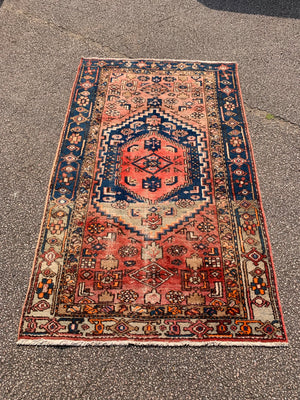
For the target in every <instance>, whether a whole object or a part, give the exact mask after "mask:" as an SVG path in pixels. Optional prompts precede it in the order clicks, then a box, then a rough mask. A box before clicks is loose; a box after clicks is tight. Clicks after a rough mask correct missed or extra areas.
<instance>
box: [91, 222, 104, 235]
mask: <svg viewBox="0 0 300 400" xmlns="http://www.w3.org/2000/svg"><path fill="white" fill-rule="evenodd" d="M87 230H88V231H89V232H90V233H91V234H95V233H101V232H103V231H104V230H105V225H102V224H99V223H96V222H93V223H91V224H89V225H88V228H87Z"/></svg>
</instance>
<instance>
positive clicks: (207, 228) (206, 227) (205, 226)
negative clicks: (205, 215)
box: [198, 222, 215, 232]
mask: <svg viewBox="0 0 300 400" xmlns="http://www.w3.org/2000/svg"><path fill="white" fill-rule="evenodd" d="M198 229H199V230H200V231H201V232H211V231H213V230H214V229H215V227H214V226H213V225H212V224H211V223H209V222H201V223H200V224H199V225H198Z"/></svg>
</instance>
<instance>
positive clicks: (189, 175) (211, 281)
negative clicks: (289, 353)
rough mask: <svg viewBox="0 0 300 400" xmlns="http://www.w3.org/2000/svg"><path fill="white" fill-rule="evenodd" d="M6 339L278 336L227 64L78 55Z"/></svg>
mask: <svg viewBox="0 0 300 400" xmlns="http://www.w3.org/2000/svg"><path fill="white" fill-rule="evenodd" d="M18 343H21V344H44V343H47V344H70V345H73V344H89V343H92V344H99V345H102V344H120V343H121V344H128V343H133V344H135V343H137V344H156V345H164V344H168V345H182V344H192V345H203V344H218V345H219V344H226V345H235V344H237V345H238V344H244V345H246V344H251V345H253V344H255V345H264V344H267V345H284V344H286V343H287V338H286V332H285V327H284V323H283V319H282V313H281V308H280V304H279V298H278V293H277V287H276V281H275V273H274V267H273V262H272V256H271V250H270V244H269V239H268V234H267V230H266V225H265V219H264V214H263V211H262V205H261V200H260V194H259V190H258V185H257V176H256V170H255V165H254V160H253V154H252V149H251V144H250V138H249V133H248V128H247V124H246V120H245V115H244V109H243V105H242V100H241V93H240V88H239V83H238V75H237V66H236V64H234V63H202V62H181V61H159V60H153V61H149V60H100V59H82V60H81V64H80V66H79V70H78V74H77V77H76V80H75V83H74V88H73V91H72V94H71V98H70V107H69V112H68V114H67V116H66V121H65V126H64V129H63V132H62V139H61V143H60V147H59V150H58V155H57V159H56V161H55V166H54V170H53V175H52V177H51V182H50V186H49V192H48V198H47V206H46V211H45V216H44V221H43V224H42V229H41V234H40V239H39V244H38V249H37V254H36V258H35V261H34V270H33V277H32V281H31V283H30V288H29V291H28V295H27V299H26V302H25V306H24V311H23V316H22V320H21V324H20V331H19V342H18Z"/></svg>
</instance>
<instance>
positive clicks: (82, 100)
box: [77, 96, 90, 107]
mask: <svg viewBox="0 0 300 400" xmlns="http://www.w3.org/2000/svg"><path fill="white" fill-rule="evenodd" d="M89 102H90V100H89V98H88V97H83V96H82V97H79V99H78V100H77V104H79V105H80V106H82V107H86V106H87V105H88V104H89Z"/></svg>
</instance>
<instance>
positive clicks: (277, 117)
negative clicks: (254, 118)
mask: <svg viewBox="0 0 300 400" xmlns="http://www.w3.org/2000/svg"><path fill="white" fill-rule="evenodd" d="M244 105H245V108H247V109H248V110H249V111H251V112H254V113H255V114H257V115H258V116H260V117H261V118H264V119H266V115H268V114H270V112H269V111H266V110H263V109H261V108H258V107H253V106H250V105H249V104H248V103H245V102H244ZM270 115H272V118H270V121H277V122H281V123H285V124H288V125H290V126H293V127H296V128H298V129H299V128H300V125H299V124H297V123H296V122H292V121H289V120H288V119H286V118H284V117H281V116H280V115H275V114H270Z"/></svg>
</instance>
